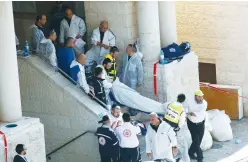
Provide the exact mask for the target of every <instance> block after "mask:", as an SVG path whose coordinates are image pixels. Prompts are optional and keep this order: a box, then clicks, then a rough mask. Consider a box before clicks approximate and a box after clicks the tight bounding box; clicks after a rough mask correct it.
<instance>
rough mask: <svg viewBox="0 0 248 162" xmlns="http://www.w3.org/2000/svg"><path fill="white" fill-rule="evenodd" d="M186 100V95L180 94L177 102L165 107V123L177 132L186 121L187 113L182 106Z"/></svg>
mask: <svg viewBox="0 0 248 162" xmlns="http://www.w3.org/2000/svg"><path fill="white" fill-rule="evenodd" d="M185 99H186V97H185V95H184V94H179V95H178V96H177V102H172V103H171V102H169V103H166V104H165V105H164V109H165V115H164V121H165V122H167V123H168V124H169V125H170V126H172V127H173V128H174V131H175V132H177V131H179V130H180V128H182V126H183V125H184V123H185V121H186V113H185V111H184V108H183V105H182V104H183V102H184V101H185Z"/></svg>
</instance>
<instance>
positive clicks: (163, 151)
mask: <svg viewBox="0 0 248 162" xmlns="http://www.w3.org/2000/svg"><path fill="white" fill-rule="evenodd" d="M149 121H150V124H149V126H148V128H147V134H146V153H147V156H148V158H149V159H153V160H154V161H156V160H161V161H166V162H168V161H169V162H175V160H174V158H173V155H174V156H175V155H176V154H177V151H178V150H177V138H176V133H175V132H174V131H173V128H172V127H171V126H170V125H169V124H168V123H166V122H165V121H162V120H161V119H159V117H158V115H157V114H156V113H154V112H152V113H151V114H150V117H149ZM152 157H153V158H152Z"/></svg>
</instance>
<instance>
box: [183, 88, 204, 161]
mask: <svg viewBox="0 0 248 162" xmlns="http://www.w3.org/2000/svg"><path fill="white" fill-rule="evenodd" d="M203 95H204V94H203V93H202V91H201V90H196V91H195V93H194V98H193V100H194V101H193V102H191V103H190V105H189V112H188V119H187V124H188V128H189V131H190V134H191V138H192V144H191V146H190V149H189V156H190V158H191V159H196V160H197V162H202V161H203V154H202V150H201V147H200V145H201V141H202V138H203V135H204V130H205V118H206V110H207V102H206V101H205V100H204V99H203ZM195 154H196V155H197V156H195Z"/></svg>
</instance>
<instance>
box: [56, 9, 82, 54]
mask: <svg viewBox="0 0 248 162" xmlns="http://www.w3.org/2000/svg"><path fill="white" fill-rule="evenodd" d="M65 14H66V18H64V19H63V20H62V21H61V23H60V37H59V42H60V43H61V44H62V45H64V43H65V40H66V38H68V37H72V38H74V39H76V40H75V42H77V41H79V42H80V46H77V43H76V48H77V49H78V50H79V51H80V52H82V53H84V47H83V46H84V45H85V42H84V41H83V40H82V37H83V36H84V34H85V32H86V27H85V23H84V20H83V19H81V18H80V17H78V16H76V15H75V14H73V12H72V10H71V9H70V8H67V9H66V10H65Z"/></svg>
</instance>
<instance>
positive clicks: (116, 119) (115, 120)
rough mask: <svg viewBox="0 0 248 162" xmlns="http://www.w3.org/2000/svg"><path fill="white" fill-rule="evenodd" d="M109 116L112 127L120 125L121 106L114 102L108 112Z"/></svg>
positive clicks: (121, 120) (121, 122) (121, 121)
mask: <svg viewBox="0 0 248 162" xmlns="http://www.w3.org/2000/svg"><path fill="white" fill-rule="evenodd" d="M109 118H110V121H111V127H112V129H115V128H116V127H117V126H121V125H122V124H123V119H122V112H121V107H120V106H118V105H115V104H114V105H113V106H112V109H111V113H110V114H109Z"/></svg>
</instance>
